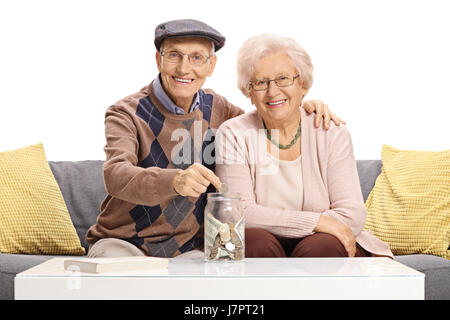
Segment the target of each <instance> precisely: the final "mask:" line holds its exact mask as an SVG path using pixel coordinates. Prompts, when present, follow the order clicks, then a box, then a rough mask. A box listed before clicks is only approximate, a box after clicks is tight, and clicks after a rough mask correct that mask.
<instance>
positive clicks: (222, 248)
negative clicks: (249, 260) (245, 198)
mask: <svg viewBox="0 0 450 320" xmlns="http://www.w3.org/2000/svg"><path fill="white" fill-rule="evenodd" d="M240 200H241V198H240V196H239V194H238V193H234V192H227V193H208V202H207V204H206V207H205V260H207V261H211V260H226V261H228V260H242V259H244V256H245V254H244V253H245V238H244V236H245V226H244V215H243V212H242V208H241V204H240Z"/></svg>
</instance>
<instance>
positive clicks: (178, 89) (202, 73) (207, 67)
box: [156, 38, 217, 106]
mask: <svg viewBox="0 0 450 320" xmlns="http://www.w3.org/2000/svg"><path fill="white" fill-rule="evenodd" d="M211 50H212V43H211V41H209V40H206V39H202V38H168V39H165V40H164V41H163V43H162V45H161V52H162V53H163V54H164V55H166V54H167V53H168V52H171V51H176V52H179V53H182V54H201V55H203V56H205V57H209V56H210V54H211ZM166 57H167V56H166ZM166 57H164V56H162V55H161V54H160V53H159V52H157V53H156V63H157V65H158V70H159V72H160V73H161V80H162V84H163V87H164V89H165V91H166V93H167V95H168V96H169V97H170V98H171V99H172V100H173V101H174V102H175V103H176V104H177V105H179V106H183V104H184V105H190V104H191V103H192V100H193V98H194V96H195V94H196V93H197V91H198V90H200V89H201V87H202V86H203V83H204V82H205V80H206V77H209V76H210V75H211V74H212V73H213V71H214V67H215V65H216V59H217V58H216V56H215V55H214V56H212V57H211V58H209V59H208V60H207V61H206V63H205V64H200V65H192V64H191V63H190V62H189V59H188V57H187V56H183V58H182V59H181V61H179V62H175V63H174V62H172V61H168V59H167V58H166Z"/></svg>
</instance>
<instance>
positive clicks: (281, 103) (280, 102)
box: [266, 99, 287, 109]
mask: <svg viewBox="0 0 450 320" xmlns="http://www.w3.org/2000/svg"><path fill="white" fill-rule="evenodd" d="M286 102H287V99H281V100H272V101H269V102H266V105H267V107H268V108H269V109H277V108H281V107H284V106H285V105H286Z"/></svg>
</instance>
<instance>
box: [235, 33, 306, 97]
mask: <svg viewBox="0 0 450 320" xmlns="http://www.w3.org/2000/svg"><path fill="white" fill-rule="evenodd" d="M276 52H284V53H286V54H288V55H289V57H290V58H291V60H292V63H293V65H294V67H295V68H296V69H297V71H298V72H299V74H300V79H301V80H302V84H303V87H304V88H306V89H309V88H311V86H312V83H313V76H312V73H313V65H312V63H311V58H310V57H309V55H308V53H307V52H306V51H305V50H304V49H303V48H302V47H301V46H300V45H299V44H298V43H297V42H296V41H295V40H294V39H292V38H287V37H280V36H277V35H273V34H263V35H259V36H254V37H251V38H249V39H248V40H247V41H245V42H244V44H243V45H242V46H241V48H240V49H239V52H238V58H237V77H238V88H239V90H241V92H242V93H243V94H244V95H245V96H246V97H250V94H249V83H250V79H251V77H252V75H253V71H254V69H255V66H256V64H257V63H258V61H259V60H260V59H262V58H264V57H267V56H268V55H270V54H273V53H276Z"/></svg>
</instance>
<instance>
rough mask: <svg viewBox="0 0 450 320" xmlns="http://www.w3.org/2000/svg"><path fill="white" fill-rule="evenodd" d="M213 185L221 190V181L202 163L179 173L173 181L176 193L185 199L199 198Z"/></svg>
mask: <svg viewBox="0 0 450 320" xmlns="http://www.w3.org/2000/svg"><path fill="white" fill-rule="evenodd" d="M211 183H212V184H213V185H214V186H215V187H216V189H220V185H221V182H220V179H219V178H218V177H217V176H216V175H215V174H214V172H212V171H211V170H209V169H208V168H206V167H205V166H203V165H201V164H200V163H194V164H193V165H191V166H190V167H189V168H187V169H186V170H182V171H180V172H178V173H177V174H176V175H175V177H174V179H173V188H174V189H175V191H176V192H177V193H178V194H180V195H182V196H185V197H198V196H200V195H201V194H202V193H204V192H206V188H208V186H209V185H210V184H211Z"/></svg>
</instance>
